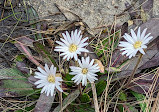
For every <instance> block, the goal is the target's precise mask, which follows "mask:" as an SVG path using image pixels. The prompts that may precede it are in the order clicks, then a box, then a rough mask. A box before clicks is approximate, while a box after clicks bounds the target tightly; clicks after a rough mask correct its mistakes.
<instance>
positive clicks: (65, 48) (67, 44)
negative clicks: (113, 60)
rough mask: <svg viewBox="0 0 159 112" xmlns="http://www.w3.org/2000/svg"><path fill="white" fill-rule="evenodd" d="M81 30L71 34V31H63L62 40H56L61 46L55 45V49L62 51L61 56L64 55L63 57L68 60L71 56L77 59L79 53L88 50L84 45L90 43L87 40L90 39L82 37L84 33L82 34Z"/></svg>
mask: <svg viewBox="0 0 159 112" xmlns="http://www.w3.org/2000/svg"><path fill="white" fill-rule="evenodd" d="M80 33H81V31H79V32H77V30H75V32H73V31H72V32H71V36H70V35H69V33H68V32H67V31H66V34H64V33H62V35H63V37H64V39H63V38H60V40H61V41H62V42H60V41H56V43H58V44H59V45H60V46H56V47H55V51H59V52H62V53H61V54H60V56H64V57H63V59H66V58H67V61H68V60H69V59H70V58H73V57H74V59H75V60H76V61H77V59H78V57H77V55H78V54H81V52H88V50H87V49H85V48H84V47H85V46H86V45H88V43H86V42H85V41H86V40H87V39H88V37H86V38H84V39H82V35H80Z"/></svg>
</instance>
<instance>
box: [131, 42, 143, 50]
mask: <svg viewBox="0 0 159 112" xmlns="http://www.w3.org/2000/svg"><path fill="white" fill-rule="evenodd" d="M141 44H142V42H141V41H137V42H135V44H134V45H133V46H134V48H135V49H137V48H139V47H141Z"/></svg>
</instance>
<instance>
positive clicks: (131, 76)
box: [124, 54, 143, 88]
mask: <svg viewBox="0 0 159 112" xmlns="http://www.w3.org/2000/svg"><path fill="white" fill-rule="evenodd" d="M142 56H143V54H140V56H139V58H138V60H137V63H136V65H135V67H134V70H133V71H132V74H131V75H130V77H129V79H128V81H127V83H126V84H125V86H124V88H127V87H128V86H129V84H130V83H131V80H132V79H133V77H134V75H135V72H136V70H137V68H138V65H139V63H140V61H141V59H142Z"/></svg>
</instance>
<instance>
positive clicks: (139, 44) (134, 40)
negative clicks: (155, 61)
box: [119, 27, 153, 59]
mask: <svg viewBox="0 0 159 112" xmlns="http://www.w3.org/2000/svg"><path fill="white" fill-rule="evenodd" d="M146 30H147V28H146V29H144V30H143V32H142V33H140V27H139V28H138V32H137V35H136V34H135V32H134V30H132V29H131V36H130V35H128V34H127V33H125V35H124V36H123V37H124V38H125V39H126V40H127V42H124V41H121V42H120V44H119V46H120V47H123V48H122V49H121V51H124V52H123V53H122V55H124V54H126V56H129V59H130V58H131V57H135V55H136V53H137V52H138V51H140V52H141V53H142V54H145V52H144V50H143V49H145V48H147V46H146V44H147V43H148V42H149V41H150V40H151V39H152V38H153V37H152V36H150V34H151V33H148V34H147V35H145V33H146Z"/></svg>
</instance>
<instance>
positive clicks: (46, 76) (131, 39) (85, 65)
mask: <svg viewBox="0 0 159 112" xmlns="http://www.w3.org/2000/svg"><path fill="white" fill-rule="evenodd" d="M146 30H147V29H144V30H143V32H142V33H140V28H138V32H137V35H136V34H135V32H134V30H132V29H131V36H130V35H129V34H127V33H125V35H124V36H123V37H124V39H125V40H126V41H127V42H125V41H121V42H120V43H119V46H120V47H123V48H122V49H121V51H123V53H122V55H125V54H126V56H128V57H129V58H132V57H135V55H136V54H137V52H138V51H140V53H142V54H145V52H144V49H145V48H147V46H146V44H147V43H148V42H149V41H150V40H151V39H152V38H153V37H152V36H150V33H148V34H147V35H145V33H146ZM62 35H63V37H64V38H60V40H61V41H56V43H57V44H59V46H56V47H55V51H57V52H60V56H63V59H64V60H65V59H66V60H67V61H69V60H70V59H72V58H74V59H75V61H77V62H78V64H79V67H75V66H70V69H71V72H70V74H71V75H75V76H74V77H73V78H72V80H73V81H74V83H76V84H77V85H78V84H79V83H81V82H82V85H83V86H86V85H87V80H88V81H89V82H90V83H93V82H94V81H95V80H98V79H97V78H96V76H97V74H96V73H97V72H99V71H100V70H99V66H98V64H94V59H90V57H86V58H84V57H82V58H81V60H80V59H78V55H80V54H81V53H82V52H89V51H88V50H87V49H86V48H85V47H86V46H87V45H88V43H87V42H86V41H87V39H88V37H86V38H84V39H82V35H81V31H77V30H75V31H74V32H73V31H72V32H71V35H70V34H69V33H68V32H67V31H66V33H62ZM38 70H39V71H40V72H35V78H37V79H39V80H38V81H37V82H35V85H37V88H41V87H43V88H42V90H41V93H43V92H44V93H46V94H47V96H48V95H49V94H50V95H51V96H53V94H54V91H55V88H56V89H57V90H59V91H60V92H63V90H62V89H61V87H60V85H61V83H60V82H61V81H63V80H62V78H61V77H59V76H57V75H56V67H54V66H53V65H52V66H51V68H50V69H49V67H48V65H47V64H45V68H44V70H43V69H42V68H40V67H38Z"/></svg>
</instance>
